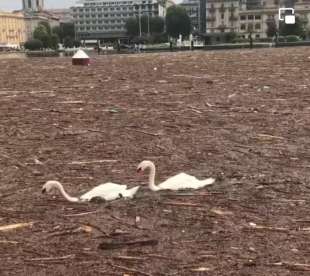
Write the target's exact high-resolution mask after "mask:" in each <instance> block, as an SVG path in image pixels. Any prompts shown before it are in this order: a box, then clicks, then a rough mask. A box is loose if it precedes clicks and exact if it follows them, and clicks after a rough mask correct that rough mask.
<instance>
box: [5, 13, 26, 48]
mask: <svg viewBox="0 0 310 276" xmlns="http://www.w3.org/2000/svg"><path fill="white" fill-rule="evenodd" d="M26 40H27V31H26V22H25V18H24V16H23V14H21V13H6V12H0V44H1V45H8V44H10V45H17V46H19V45H20V44H22V43H24V42H26Z"/></svg>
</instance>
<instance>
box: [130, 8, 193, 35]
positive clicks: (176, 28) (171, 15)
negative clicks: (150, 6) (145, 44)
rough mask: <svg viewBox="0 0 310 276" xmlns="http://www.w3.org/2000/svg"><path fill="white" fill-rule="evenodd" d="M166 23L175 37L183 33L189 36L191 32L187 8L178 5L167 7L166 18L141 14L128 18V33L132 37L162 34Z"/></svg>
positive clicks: (169, 33) (168, 29) (170, 33)
mask: <svg viewBox="0 0 310 276" xmlns="http://www.w3.org/2000/svg"><path fill="white" fill-rule="evenodd" d="M165 23H166V33H167V34H168V35H169V36H171V37H174V38H178V37H179V35H180V34H181V35H182V36H188V35H189V34H190V32H191V20H190V18H189V16H188V14H187V13H186V10H185V9H184V8H183V7H181V6H178V5H174V6H171V7H169V8H168V9H167V14H166V18H165V19H164V18H162V17H158V16H157V17H148V16H145V15H144V16H141V18H140V19H139V17H131V18H129V19H127V21H126V24H125V28H126V30H127V34H128V35H129V36H130V37H135V36H138V35H140V31H141V35H143V36H146V35H157V34H161V33H163V32H164V30H165Z"/></svg>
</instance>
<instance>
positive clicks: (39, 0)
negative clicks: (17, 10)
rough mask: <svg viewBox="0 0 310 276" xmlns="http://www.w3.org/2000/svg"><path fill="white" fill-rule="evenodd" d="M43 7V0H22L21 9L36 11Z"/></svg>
mask: <svg viewBox="0 0 310 276" xmlns="http://www.w3.org/2000/svg"><path fill="white" fill-rule="evenodd" d="M43 9H44V0H23V10H24V11H33V12H38V11H42V10H43Z"/></svg>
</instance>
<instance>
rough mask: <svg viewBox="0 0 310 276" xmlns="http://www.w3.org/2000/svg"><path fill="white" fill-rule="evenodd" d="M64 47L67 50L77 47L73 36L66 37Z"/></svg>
mask: <svg viewBox="0 0 310 276" xmlns="http://www.w3.org/2000/svg"><path fill="white" fill-rule="evenodd" d="M63 45H64V47H65V48H73V47H74V46H75V41H74V39H73V38H72V37H71V36H66V37H65V38H64V40H63Z"/></svg>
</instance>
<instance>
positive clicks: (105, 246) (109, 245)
mask: <svg viewBox="0 0 310 276" xmlns="http://www.w3.org/2000/svg"><path fill="white" fill-rule="evenodd" d="M157 244H158V240H155V239H149V240H135V241H111V242H102V243H100V244H99V246H98V248H99V249H102V250H110V249H119V248H123V247H127V246H155V245H157Z"/></svg>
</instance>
